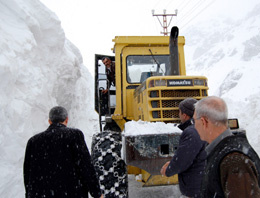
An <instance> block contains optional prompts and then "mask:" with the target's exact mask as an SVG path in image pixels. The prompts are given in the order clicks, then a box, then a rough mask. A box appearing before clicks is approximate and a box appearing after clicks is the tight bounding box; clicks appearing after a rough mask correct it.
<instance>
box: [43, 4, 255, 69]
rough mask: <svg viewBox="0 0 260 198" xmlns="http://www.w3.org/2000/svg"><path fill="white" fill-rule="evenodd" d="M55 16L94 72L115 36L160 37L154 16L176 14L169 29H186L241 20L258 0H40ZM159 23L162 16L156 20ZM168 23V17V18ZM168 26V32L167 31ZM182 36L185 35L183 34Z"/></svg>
mask: <svg viewBox="0 0 260 198" xmlns="http://www.w3.org/2000/svg"><path fill="white" fill-rule="evenodd" d="M40 1H41V2H43V3H44V4H45V5H46V6H47V7H48V8H50V9H51V10H52V11H53V12H55V13H56V14H57V16H58V17H59V19H60V20H61V24H62V27H63V29H64V31H65V34H66V37H67V38H68V39H69V40H71V41H72V42H73V43H74V44H75V45H76V46H77V47H78V48H79V49H80V51H81V53H82V56H83V59H84V64H85V65H86V66H87V67H88V69H89V71H90V72H91V73H93V71H94V65H93V62H94V54H95V53H96V54H107V55H112V54H113V53H112V51H111V48H112V47H113V42H112V39H113V38H114V37H115V36H121V35H124V36H135V35H148V36H149V35H156V36H159V35H162V34H160V32H161V31H163V29H162V27H161V25H160V23H159V21H158V19H157V17H153V16H152V10H154V11H155V14H163V12H164V9H166V13H167V14H173V13H175V10H176V9H178V14H177V17H173V19H172V21H171V24H170V27H172V26H174V25H177V26H178V27H179V28H180V35H183V32H185V28H187V27H189V26H191V25H194V24H199V23H200V22H201V21H203V20H210V19H212V18H217V17H218V18H220V17H230V18H234V19H237V18H240V17H243V16H244V15H245V13H246V12H247V11H248V10H250V9H252V6H253V5H254V4H255V2H257V0H247V1H245V0H193V1H191V0H149V1H147V0H110V1H107V0H93V1H86V0H40ZM159 19H160V21H161V23H162V17H159ZM167 20H168V22H169V21H170V17H168V18H167ZM170 27H169V30H170ZM183 36H185V35H183Z"/></svg>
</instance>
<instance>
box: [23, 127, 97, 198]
mask: <svg viewBox="0 0 260 198" xmlns="http://www.w3.org/2000/svg"><path fill="white" fill-rule="evenodd" d="M24 184H25V190H26V195H25V197H27V198H38V197H45V198H49V197H52V198H53V197H55V198H63V197H69V198H87V197H88V192H90V194H91V195H92V196H93V197H95V198H96V197H100V195H101V192H100V188H99V182H98V179H97V177H96V173H95V170H94V167H93V165H92V164H91V158H90V154H89V151H88V148H87V146H86V143H85V141H84V135H83V133H82V132H81V131H80V130H78V129H72V128H68V127H66V126H65V125H62V124H52V125H50V126H49V128H48V129H47V130H46V131H44V132H42V133H40V134H37V135H35V136H33V137H32V138H30V140H29V141H28V143H27V148H26V153H25V159H24Z"/></svg>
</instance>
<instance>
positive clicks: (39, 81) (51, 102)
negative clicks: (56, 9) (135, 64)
mask: <svg viewBox="0 0 260 198" xmlns="http://www.w3.org/2000/svg"><path fill="white" fill-rule="evenodd" d="M0 20H1V23H0V35H1V39H0V79H1V84H0V91H1V97H0V106H1V111H0V122H1V132H0V150H1V152H0V184H1V185H0V197H4V198H19V197H24V186H23V160H24V152H25V147H26V143H27V141H28V139H29V138H30V137H31V136H32V135H34V134H36V133H39V132H41V131H43V130H45V129H46V128H47V127H48V112H49V110H50V108H51V107H53V106H56V105H62V106H64V107H66V108H67V110H68V112H69V115H70V117H69V119H70V120H69V125H70V126H71V127H77V128H80V129H81V130H82V131H84V133H85V137H86V140H87V141H88V142H89V141H91V138H90V137H91V136H92V134H91V133H93V131H95V129H96V123H98V122H97V116H96V114H95V113H94V111H92V110H91V111H90V109H93V106H94V105H93V100H92V98H93V96H92V95H93V83H92V82H93V80H92V79H93V78H92V76H91V75H90V73H89V72H88V70H87V69H86V67H85V66H84V65H83V61H82V58H81V55H80V52H79V51H78V49H77V48H76V47H75V46H74V45H73V44H72V43H70V41H68V40H67V39H66V37H65V34H64V31H63V29H62V28H61V25H60V21H59V19H58V18H57V16H56V15H55V14H54V13H53V12H51V11H50V10H49V9H47V8H46V7H45V6H44V5H43V4H42V3H40V2H39V1H38V0H26V1H23V0H8V1H0Z"/></svg>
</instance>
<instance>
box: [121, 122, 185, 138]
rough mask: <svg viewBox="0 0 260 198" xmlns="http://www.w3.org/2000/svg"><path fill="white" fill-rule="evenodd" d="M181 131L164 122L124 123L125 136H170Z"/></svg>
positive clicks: (174, 125)
mask: <svg viewBox="0 0 260 198" xmlns="http://www.w3.org/2000/svg"><path fill="white" fill-rule="evenodd" d="M181 132H182V131H181V130H180V129H179V128H178V127H177V124H171V123H168V124H166V123H164V122H153V123H150V122H144V121H141V120H139V121H130V122H127V123H125V130H124V135H125V136H137V135H154V134H170V133H181Z"/></svg>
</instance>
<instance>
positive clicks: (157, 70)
mask: <svg viewBox="0 0 260 198" xmlns="http://www.w3.org/2000/svg"><path fill="white" fill-rule="evenodd" d="M149 51H150V53H151V55H152V58H153V60H154V62H155V63H156V64H157V69H156V75H157V76H159V70H160V69H161V71H162V73H163V74H164V75H165V73H164V71H163V70H162V68H161V67H160V63H158V61H157V60H156V59H155V57H154V55H153V52H152V50H151V49H149Z"/></svg>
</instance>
